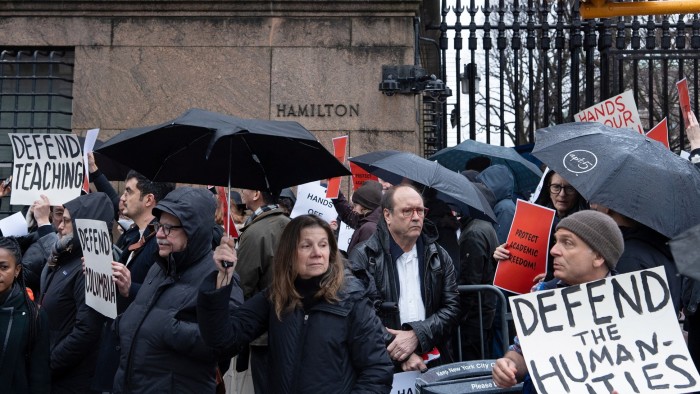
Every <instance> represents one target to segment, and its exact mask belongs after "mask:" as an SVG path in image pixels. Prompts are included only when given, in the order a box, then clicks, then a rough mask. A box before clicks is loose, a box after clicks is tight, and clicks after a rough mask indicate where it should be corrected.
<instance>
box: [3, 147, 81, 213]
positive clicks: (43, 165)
mask: <svg viewBox="0 0 700 394" xmlns="http://www.w3.org/2000/svg"><path fill="white" fill-rule="evenodd" d="M8 135H9V137H10V142H11V143H12V154H13V158H14V164H13V167H12V195H11V198H10V204H13V205H31V204H32V203H33V202H34V201H35V200H37V199H39V196H40V195H42V194H44V195H46V196H47V197H48V198H49V201H50V202H51V205H61V204H63V203H66V202H68V201H70V200H72V199H74V198H76V197H78V196H80V189H81V187H82V184H83V156H82V151H81V149H80V142H79V141H78V137H76V136H75V135H72V134H16V133H10V134H8Z"/></svg>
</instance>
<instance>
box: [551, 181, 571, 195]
mask: <svg viewBox="0 0 700 394" xmlns="http://www.w3.org/2000/svg"><path fill="white" fill-rule="evenodd" d="M562 190H564V194H566V195H571V194H574V193H576V189H575V188H574V187H573V186H570V185H569V186H564V185H557V184H556V183H553V184H551V185H549V192H550V193H552V194H559V193H561V191H562Z"/></svg>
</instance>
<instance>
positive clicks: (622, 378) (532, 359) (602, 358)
mask: <svg viewBox="0 0 700 394" xmlns="http://www.w3.org/2000/svg"><path fill="white" fill-rule="evenodd" d="M510 305H511V307H512V310H513V319H514V321H515V326H516V329H517V331H518V339H519V340H520V345H521V346H522V349H523V355H524V356H525V360H526V363H527V367H528V371H529V373H530V377H531V378H532V379H533V382H534V384H535V387H536V388H537V390H538V392H539V393H540V394H547V393H549V394H559V393H574V394H575V393H582V394H589V393H606V394H607V393H610V392H611V391H612V390H613V389H615V390H617V391H619V392H620V393H640V392H642V393H645V392H650V391H653V392H654V393H688V392H694V391H697V389H698V387H700V385H699V384H698V383H699V382H700V375H698V371H697V370H696V369H695V366H694V365H693V360H692V359H691V358H690V355H689V353H688V347H687V345H686V344H685V341H684V339H683V335H682V333H681V329H680V327H679V326H678V319H677V317H676V313H675V312H674V310H673V303H672V302H671V297H670V291H669V288H668V284H667V283H666V274H665V270H664V269H663V267H657V268H653V269H648V270H643V271H636V272H632V273H629V274H623V275H617V276H610V277H607V278H605V279H601V280H598V281H593V282H589V283H585V284H581V285H577V286H569V287H565V288H561V289H556V290H544V291H538V292H535V293H529V294H526V295H521V296H516V297H511V298H510Z"/></svg>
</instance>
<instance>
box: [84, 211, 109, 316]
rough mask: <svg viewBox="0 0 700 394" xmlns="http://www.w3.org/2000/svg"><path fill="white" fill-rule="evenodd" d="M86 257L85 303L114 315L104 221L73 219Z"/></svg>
mask: <svg viewBox="0 0 700 394" xmlns="http://www.w3.org/2000/svg"><path fill="white" fill-rule="evenodd" d="M75 225H76V226H77V230H78V237H79V238H80V247H81V248H82V249H83V257H85V303H86V304H87V305H88V306H90V307H91V308H92V309H94V310H96V311H98V312H100V313H101V314H103V315H105V316H107V317H109V318H112V319H114V318H115V317H117V292H116V285H115V284H114V281H113V280H112V238H111V237H110V236H109V231H108V230H107V223H105V222H103V221H101V220H90V219H75Z"/></svg>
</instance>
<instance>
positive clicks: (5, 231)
mask: <svg viewBox="0 0 700 394" xmlns="http://www.w3.org/2000/svg"><path fill="white" fill-rule="evenodd" d="M0 231H2V236H3V237H21V236H23V235H27V234H29V232H28V230H27V219H25V217H24V215H22V212H16V213H15V214H13V215H10V216H8V217H6V218H5V219H2V220H0Z"/></svg>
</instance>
